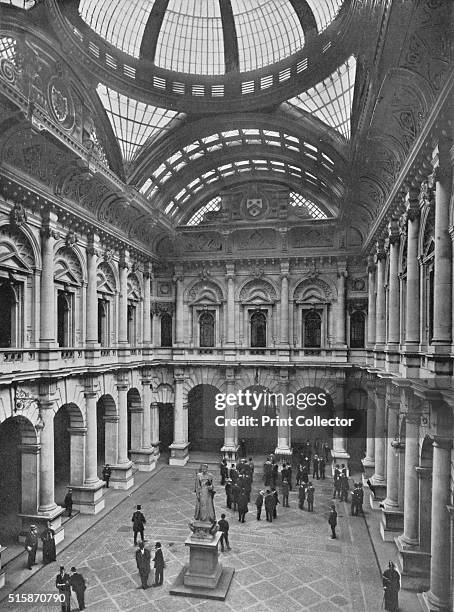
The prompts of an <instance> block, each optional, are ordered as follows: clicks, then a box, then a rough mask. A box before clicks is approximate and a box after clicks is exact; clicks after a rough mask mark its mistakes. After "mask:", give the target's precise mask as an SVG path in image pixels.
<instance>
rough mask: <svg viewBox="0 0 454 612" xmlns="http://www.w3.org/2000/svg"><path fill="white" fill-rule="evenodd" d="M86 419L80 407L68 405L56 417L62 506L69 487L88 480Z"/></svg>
mask: <svg viewBox="0 0 454 612" xmlns="http://www.w3.org/2000/svg"><path fill="white" fill-rule="evenodd" d="M85 434H86V430H85V428H84V420H83V417H82V413H81V411H80V408H79V407H78V406H77V405H76V404H72V403H70V404H64V405H63V406H61V407H60V408H59V409H58V411H57V413H56V414H55V417H54V470H55V500H56V502H57V503H58V504H60V505H62V504H63V500H64V497H65V494H66V490H67V487H69V486H71V485H82V484H83V483H84V477H85Z"/></svg>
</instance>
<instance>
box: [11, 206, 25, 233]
mask: <svg viewBox="0 0 454 612" xmlns="http://www.w3.org/2000/svg"><path fill="white" fill-rule="evenodd" d="M9 220H10V223H11V225H12V226H13V227H21V226H22V225H24V224H25V223H26V222H27V213H26V210H25V208H24V206H22V204H20V203H19V202H16V204H14V206H13V208H12V209H11V212H10V213H9Z"/></svg>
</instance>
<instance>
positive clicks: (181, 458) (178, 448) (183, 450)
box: [169, 442, 189, 465]
mask: <svg viewBox="0 0 454 612" xmlns="http://www.w3.org/2000/svg"><path fill="white" fill-rule="evenodd" d="M169 450H170V457H169V465H186V464H187V462H188V461H189V442H187V443H186V444H177V443H176V442H174V443H172V444H171V445H170V446H169Z"/></svg>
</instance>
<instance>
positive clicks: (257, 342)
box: [251, 312, 266, 348]
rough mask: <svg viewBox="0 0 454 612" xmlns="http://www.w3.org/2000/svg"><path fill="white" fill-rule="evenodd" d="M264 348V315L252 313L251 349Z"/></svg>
mask: <svg viewBox="0 0 454 612" xmlns="http://www.w3.org/2000/svg"><path fill="white" fill-rule="evenodd" d="M265 346H266V315H265V314H264V313H263V312H254V314H253V315H252V317H251V347H253V348H263V347H265Z"/></svg>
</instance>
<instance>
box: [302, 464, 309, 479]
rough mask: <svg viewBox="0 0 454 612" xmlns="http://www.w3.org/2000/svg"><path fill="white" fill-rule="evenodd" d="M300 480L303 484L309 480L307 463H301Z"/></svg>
mask: <svg viewBox="0 0 454 612" xmlns="http://www.w3.org/2000/svg"><path fill="white" fill-rule="evenodd" d="M301 480H302V481H303V482H304V484H307V483H308V482H309V467H308V465H307V463H303V467H302V468H301Z"/></svg>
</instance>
